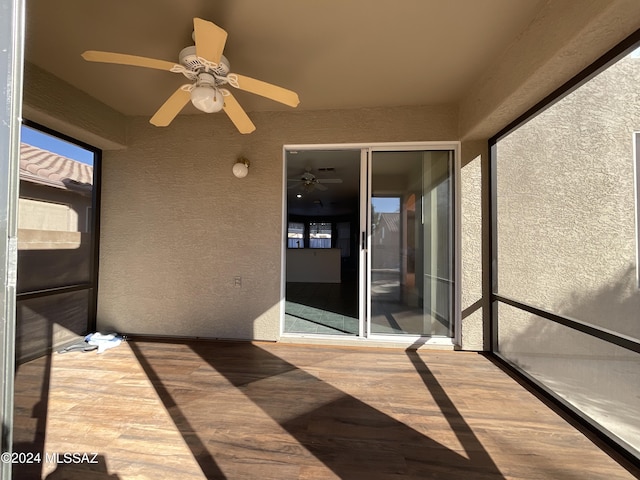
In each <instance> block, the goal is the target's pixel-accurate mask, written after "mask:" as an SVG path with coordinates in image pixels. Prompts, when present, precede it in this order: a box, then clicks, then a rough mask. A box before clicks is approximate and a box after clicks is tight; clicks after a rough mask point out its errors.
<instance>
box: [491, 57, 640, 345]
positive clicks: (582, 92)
mask: <svg viewBox="0 0 640 480" xmlns="http://www.w3.org/2000/svg"><path fill="white" fill-rule="evenodd" d="M639 84H640V58H629V57H627V58H626V59H624V60H622V61H620V62H619V63H618V64H616V65H614V66H613V67H611V68H609V69H608V70H607V71H606V72H604V73H602V74H600V75H599V76H598V77H596V78H595V79H593V80H591V81H590V82H589V83H588V84H586V85H584V86H582V87H581V88H579V89H578V90H576V91H575V92H574V93H572V94H571V95H569V96H568V97H567V98H565V99H563V100H562V101H560V102H559V103H557V104H555V105H554V106H553V107H551V108H550V109H548V110H546V111H545V112H543V113H542V114H540V115H539V116H538V117H537V118H535V119H534V120H533V121H531V122H530V123H528V124H526V125H524V126H522V127H521V128H519V129H518V130H517V131H516V132H514V133H513V134H511V135H509V136H508V137H506V138H505V139H504V140H502V141H500V142H499V144H498V183H497V189H498V190H497V197H498V272H499V285H498V289H499V292H500V293H501V294H502V295H505V296H508V297H512V298H515V299H517V300H520V301H524V302H528V303H531V304H533V305H536V306H539V307H542V308H544V309H547V310H551V311H553V312H558V313H560V314H563V315H567V316H569V317H573V318H577V319H579V320H582V321H585V322H588V323H592V324H595V325H599V326H602V327H604V328H607V329H610V330H613V331H615V332H619V333H622V334H624V335H629V336H632V337H635V338H640V316H639V314H638V312H640V290H638V285H637V282H636V270H637V268H638V265H637V260H636V242H637V241H638V239H637V237H636V225H635V220H636V212H635V203H636V199H635V193H634V163H635V158H634V155H633V132H634V131H639V130H640V103H639V102H638V85H639ZM505 311H507V310H505ZM501 318H503V321H502V322H501V324H504V330H503V329H502V328H501V332H502V339H501V346H502V348H503V349H508V350H517V351H520V352H528V351H535V352H538V353H541V352H545V351H550V352H553V351H556V352H557V351H563V352H565V353H570V352H572V351H573V348H574V347H575V351H576V352H582V351H583V345H581V344H579V343H577V342H576V341H575V340H572V339H573V338H574V337H575V335H576V334H575V333H572V332H570V331H566V329H563V328H562V327H560V326H558V325H547V326H545V329H544V331H545V333H544V335H543V334H542V331H540V330H537V329H533V331H532V329H531V328H530V321H529V320H528V316H527V315H525V316H524V317H513V316H512V315H505V316H501ZM519 325H520V326H519ZM555 330H557V332H555ZM534 332H535V334H534ZM590 351H591V352H593V350H590Z"/></svg>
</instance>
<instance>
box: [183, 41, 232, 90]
mask: <svg viewBox="0 0 640 480" xmlns="http://www.w3.org/2000/svg"><path fill="white" fill-rule="evenodd" d="M178 61H179V62H180V66H182V67H183V68H180V69H178V72H177V73H182V74H184V76H185V77H187V78H188V79H190V80H195V79H196V78H198V76H199V74H200V73H202V72H206V73H208V74H210V75H212V76H213V77H214V78H215V80H216V86H218V85H224V84H226V83H229V82H228V80H227V75H228V74H229V72H230V71H231V64H230V63H229V60H227V58H226V57H225V56H224V55H221V56H220V63H213V62H210V61H208V60H206V59H204V58H202V57H199V56H198V55H197V53H196V47H195V45H191V46H189V47H186V48H183V49H182V50H181V51H180V54H179V55H178Z"/></svg>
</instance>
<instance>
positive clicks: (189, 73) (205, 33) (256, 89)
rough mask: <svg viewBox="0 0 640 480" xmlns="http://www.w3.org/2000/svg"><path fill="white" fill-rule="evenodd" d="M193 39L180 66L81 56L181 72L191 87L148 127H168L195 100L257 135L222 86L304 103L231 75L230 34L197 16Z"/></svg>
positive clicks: (116, 56)
mask: <svg viewBox="0 0 640 480" xmlns="http://www.w3.org/2000/svg"><path fill="white" fill-rule="evenodd" d="M192 38H193V39H194V42H195V45H192V46H189V47H186V48H184V49H182V50H181V51H180V54H179V55H178V62H179V64H174V63H172V62H168V61H165V60H156V59H153V58H146V57H139V56H136V55H128V54H123V53H114V52H101V51H96V50H87V51H86V52H84V53H83V54H82V58H84V59H85V60H87V61H89V62H99V63H116V64H120V65H131V66H136V67H144V68H153V69H157V70H165V71H169V72H173V73H182V74H183V75H184V76H185V77H187V79H188V80H190V81H191V82H192V83H190V84H186V85H182V86H180V87H178V89H177V90H176V91H175V92H174V93H173V94H172V95H171V96H170V97H169V98H168V99H167V100H166V101H165V102H164V104H163V105H162V106H161V107H160V108H159V109H158V111H157V112H156V113H155V114H154V115H153V117H151V120H150V123H151V124H153V125H155V126H157V127H166V126H167V125H169V124H170V123H171V122H172V121H173V119H174V118H175V117H176V116H177V115H178V114H179V113H180V111H181V110H182V109H183V108H184V107H185V106H186V105H187V103H189V100H191V103H192V104H193V105H194V106H195V107H196V108H197V109H198V110H200V111H203V112H205V113H215V112H219V111H220V110H224V112H225V113H226V114H227V116H228V117H229V119H230V120H231V121H232V122H233V124H234V125H235V127H236V128H237V129H238V131H239V132H240V133H251V132H253V131H254V130H255V129H256V127H255V125H254V124H253V122H252V121H251V119H250V118H249V116H248V115H247V114H246V112H245V111H244V109H243V108H242V107H241V106H240V104H239V103H238V101H237V100H236V99H235V97H234V96H233V94H232V93H231V92H230V91H229V90H227V89H225V88H220V87H221V86H223V85H230V86H231V87H233V88H236V89H238V90H243V91H246V92H250V93H253V94H256V95H260V96H262V97H265V98H268V99H270V100H274V101H276V102H279V103H282V104H284V105H288V106H290V107H296V106H298V104H299V103H300V100H299V98H298V95H297V94H296V93H295V92H293V91H291V90H287V89H286V88H282V87H279V86H277V85H272V84H270V83H266V82H263V81H261V80H256V79H254V78H251V77H246V76H244V75H238V74H234V73H230V71H231V68H230V67H231V65H230V63H229V60H227V58H226V57H225V56H224V55H222V51H223V50H224V46H225V43H226V41H227V32H226V31H224V30H223V29H222V28H220V27H218V26H217V25H215V24H214V23H212V22H209V21H207V20H203V19H201V18H194V19H193V36H192Z"/></svg>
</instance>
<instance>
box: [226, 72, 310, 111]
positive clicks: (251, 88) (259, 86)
mask: <svg viewBox="0 0 640 480" xmlns="http://www.w3.org/2000/svg"><path fill="white" fill-rule="evenodd" d="M234 75H235V76H236V77H237V79H238V88H239V89H240V90H244V91H245V92H250V93H255V94H256V95H260V96H262V97H265V98H269V99H271V100H274V101H276V102H280V103H284V104H285V105H289V106H290V107H297V106H298V104H299V103H300V99H299V98H298V94H297V93H296V92H292V91H291V90H287V89H286V88H282V87H278V86H277V85H272V84H271V83H267V82H263V81H262V80H256V79H255V78H251V77H245V76H244V75H238V74H234Z"/></svg>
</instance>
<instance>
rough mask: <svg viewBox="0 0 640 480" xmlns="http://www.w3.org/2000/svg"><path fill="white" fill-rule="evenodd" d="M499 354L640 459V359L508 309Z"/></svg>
mask: <svg viewBox="0 0 640 480" xmlns="http://www.w3.org/2000/svg"><path fill="white" fill-rule="evenodd" d="M498 315H499V317H498V320H499V322H498V345H499V349H498V351H499V352H500V353H501V354H502V355H503V356H504V357H505V358H507V359H508V360H510V361H511V362H513V363H514V364H516V365H517V366H519V367H520V368H522V369H523V370H524V371H526V372H527V373H528V374H530V375H532V376H533V377H535V378H536V379H537V380H538V381H540V382H541V383H543V384H544V385H546V386H547V387H548V388H550V389H551V390H553V391H554V392H555V393H556V394H558V395H559V396H560V397H562V398H563V399H565V400H566V401H568V402H569V403H571V404H572V405H573V406H575V407H576V408H577V409H578V410H580V411H581V412H583V413H584V414H586V415H587V416H588V417H590V418H592V419H593V420H594V421H595V422H597V423H599V424H600V425H601V426H602V427H604V428H605V429H606V430H608V431H609V432H611V433H612V434H614V436H617V437H618V438H619V439H620V440H622V442H624V443H626V444H628V446H630V447H631V449H632V450H635V455H639V454H640V417H638V414H637V411H638V398H640V355H639V354H637V353H635V352H632V351H630V350H627V349H624V348H621V347H618V346H616V345H612V344H610V343H608V342H605V341H603V340H600V339H598V338H595V337H592V336H590V335H586V334H584V333H582V332H578V331H576V330H573V329H571V328H568V327H565V326H563V325H560V324H557V323H555V322H552V321H550V320H546V319H544V318H541V317H538V316H536V315H532V314H530V313H527V312H525V311H522V310H519V309H517V308H514V307H511V306H509V305H505V304H499V305H498Z"/></svg>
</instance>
